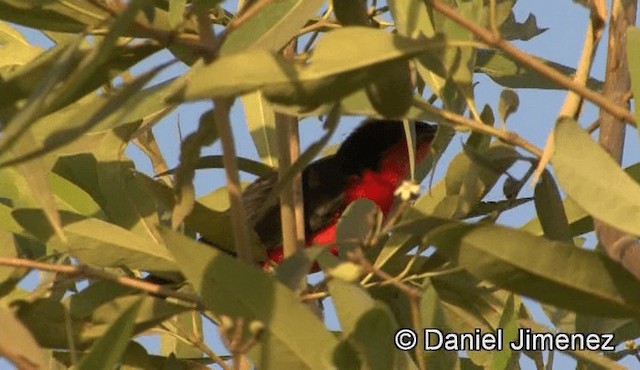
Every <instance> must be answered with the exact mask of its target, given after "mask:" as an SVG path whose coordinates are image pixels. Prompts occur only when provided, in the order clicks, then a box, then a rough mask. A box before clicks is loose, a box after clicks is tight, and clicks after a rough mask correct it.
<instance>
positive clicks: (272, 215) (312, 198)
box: [242, 156, 347, 249]
mask: <svg viewBox="0 0 640 370" xmlns="http://www.w3.org/2000/svg"><path fill="white" fill-rule="evenodd" d="M277 183H278V174H277V173H274V174H271V175H267V176H265V177H261V178H259V179H258V180H256V181H255V182H254V183H252V184H251V185H249V186H248V187H247V188H246V189H245V191H244V192H243V194H242V197H243V200H244V204H245V209H246V215H247V220H248V223H249V225H250V226H251V227H252V228H253V230H255V232H256V233H257V234H258V237H259V238H260V241H261V242H262V244H264V246H265V247H266V248H267V249H271V248H274V247H277V246H279V245H281V244H282V225H281V223H280V204H279V203H278V198H274V201H273V202H272V203H270V204H264V202H265V201H266V200H267V199H268V198H269V195H270V194H271V191H272V190H273V188H274V187H275V186H276V185H277ZM302 184H303V196H304V212H305V233H306V236H307V237H308V236H310V235H312V234H313V233H315V232H317V231H319V230H321V229H322V228H324V227H325V226H327V225H329V224H330V223H331V221H332V220H333V218H334V216H335V215H336V213H338V212H339V211H341V210H342V209H343V208H344V191H345V189H346V185H347V179H345V178H344V176H343V175H342V171H341V168H340V166H339V165H338V164H337V163H336V161H335V159H334V157H333V156H329V157H325V158H323V159H320V160H318V161H315V162H313V163H311V164H310V165H309V166H307V168H305V170H304V171H303V172H302Z"/></svg>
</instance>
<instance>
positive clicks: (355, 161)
mask: <svg viewBox="0 0 640 370" xmlns="http://www.w3.org/2000/svg"><path fill="white" fill-rule="evenodd" d="M415 127H416V144H417V145H419V144H420V143H423V142H431V140H433V137H434V135H435V133H436V126H435V125H430V124H428V123H425V122H420V121H416V123H415ZM404 140H405V134H404V128H403V125H402V121H393V120H376V119H368V120H366V121H364V122H363V123H362V124H361V125H360V126H359V127H358V128H357V129H356V130H355V131H354V132H353V133H352V134H351V135H349V137H348V138H347V140H345V141H344V142H343V143H342V145H340V149H338V152H337V153H336V159H338V160H339V161H340V163H341V164H342V168H343V171H345V172H346V173H347V174H354V175H358V174H360V173H362V171H363V170H365V169H370V170H374V171H375V170H378V166H379V164H380V161H381V159H382V155H383V154H384V153H385V152H386V151H387V150H388V149H390V148H391V147H392V146H394V145H395V144H398V143H400V142H404Z"/></svg>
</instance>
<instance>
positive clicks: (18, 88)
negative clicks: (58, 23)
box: [0, 38, 162, 110]
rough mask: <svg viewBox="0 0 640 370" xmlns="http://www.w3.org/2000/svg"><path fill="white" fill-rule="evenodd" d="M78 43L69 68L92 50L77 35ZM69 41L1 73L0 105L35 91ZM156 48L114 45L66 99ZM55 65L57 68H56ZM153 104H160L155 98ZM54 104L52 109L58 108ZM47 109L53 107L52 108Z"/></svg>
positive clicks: (87, 90)
mask: <svg viewBox="0 0 640 370" xmlns="http://www.w3.org/2000/svg"><path fill="white" fill-rule="evenodd" d="M79 40H80V41H81V45H80V47H79V48H78V50H76V51H75V53H74V54H73V55H71V56H70V60H69V63H70V65H71V66H72V67H73V68H77V66H78V63H79V62H80V60H82V59H83V58H86V56H87V55H88V54H89V53H91V51H92V50H93V49H91V48H89V47H88V46H86V45H84V43H85V41H84V39H82V38H80V39H79ZM72 43H73V39H72V40H70V41H65V42H64V43H59V44H57V45H56V46H55V47H54V48H52V49H49V50H47V51H46V52H45V53H43V54H42V55H40V56H39V57H38V58H36V59H34V60H33V61H31V62H29V63H27V64H25V65H24V66H22V67H20V68H16V69H15V70H12V71H11V72H10V73H8V74H7V76H3V77H4V78H3V81H0V87H1V89H0V107H2V108H5V107H7V106H9V105H10V104H14V103H15V102H17V101H19V100H20V99H24V98H26V97H28V96H29V95H30V94H32V93H33V91H35V89H36V88H37V87H38V86H39V84H40V83H41V81H43V80H44V79H45V78H46V77H47V76H48V75H49V74H50V73H51V71H52V70H54V68H56V65H57V64H58V63H59V59H60V58H61V54H62V53H63V52H64V50H65V49H66V48H68V46H69V45H71V44H72ZM158 50H160V48H159V47H158V46H157V45H153V44H134V45H117V46H115V49H114V51H113V53H112V54H110V55H109V56H108V58H107V59H106V60H103V61H102V62H101V63H100V64H99V65H97V66H96V69H95V70H94V71H93V73H92V74H91V75H90V76H89V77H87V78H86V79H85V80H84V82H83V84H82V86H80V87H78V89H77V90H76V92H75V94H73V95H72V96H69V100H67V102H72V101H75V100H76V99H78V98H80V97H81V96H84V95H86V94H88V93H90V92H92V91H94V90H95V89H97V88H98V87H100V86H102V85H104V84H106V83H108V82H109V81H111V79H112V78H115V77H116V76H118V75H119V74H120V73H122V72H123V71H126V70H127V69H128V68H130V67H131V66H133V65H134V64H136V63H138V62H140V61H141V60H142V59H144V58H146V57H148V56H150V55H151V54H153V53H155V52H157V51H158ZM57 68H59V67H57ZM156 103H162V101H157V102H156ZM59 108H60V104H58V105H57V106H56V107H55V109H59ZM50 110H54V109H53V108H52V109H50Z"/></svg>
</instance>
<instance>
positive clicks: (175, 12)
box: [169, 0, 187, 30]
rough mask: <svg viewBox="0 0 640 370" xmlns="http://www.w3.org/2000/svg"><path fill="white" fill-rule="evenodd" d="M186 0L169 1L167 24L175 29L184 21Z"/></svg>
mask: <svg viewBox="0 0 640 370" xmlns="http://www.w3.org/2000/svg"><path fill="white" fill-rule="evenodd" d="M186 5H187V0H172V1H169V25H170V26H171V28H172V29H174V30H175V29H177V28H178V26H179V25H181V24H182V23H183V22H184V11H185V6H186Z"/></svg>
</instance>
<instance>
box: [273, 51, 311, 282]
mask: <svg viewBox="0 0 640 370" xmlns="http://www.w3.org/2000/svg"><path fill="white" fill-rule="evenodd" d="M297 44H298V43H297V41H296V39H294V40H292V41H291V42H289V43H288V44H287V46H285V48H284V49H283V56H284V57H285V58H286V59H288V60H291V59H293V58H294V56H295V53H296V47H297ZM275 119H276V133H277V137H278V176H279V177H278V178H279V181H282V180H283V179H285V178H286V177H287V173H288V172H289V171H290V169H291V166H292V164H293V163H294V162H295V161H296V160H297V159H298V157H300V137H299V133H298V119H297V118H296V117H293V116H289V115H285V114H281V113H276V116H275ZM302 196H303V194H302V175H301V174H300V173H297V174H296V175H295V176H294V177H293V178H292V179H291V181H289V182H287V183H285V184H283V187H282V191H281V192H280V219H281V225H282V247H283V249H284V255H285V257H289V256H292V255H293V254H295V253H296V252H297V251H300V250H303V249H304V244H305V230H304V209H303V198H302ZM305 287H306V282H302V286H301V287H300V290H302V289H304V288H305Z"/></svg>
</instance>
